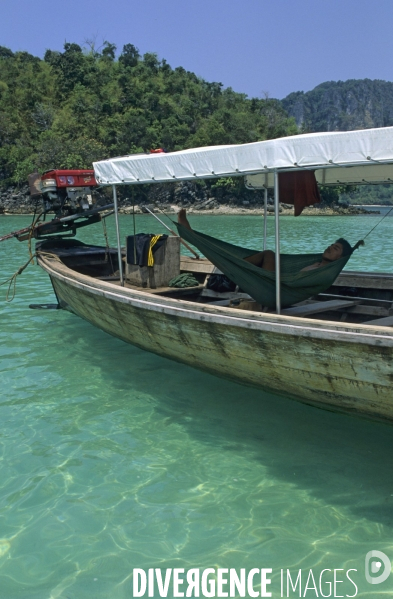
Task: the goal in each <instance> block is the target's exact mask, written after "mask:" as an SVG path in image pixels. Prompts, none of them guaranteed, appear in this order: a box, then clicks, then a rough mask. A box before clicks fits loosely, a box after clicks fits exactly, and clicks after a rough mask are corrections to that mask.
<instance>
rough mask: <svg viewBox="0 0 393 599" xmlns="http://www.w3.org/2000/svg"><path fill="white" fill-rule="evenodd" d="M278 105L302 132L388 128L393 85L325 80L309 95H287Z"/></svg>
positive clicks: (392, 110)
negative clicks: (280, 105)
mask: <svg viewBox="0 0 393 599" xmlns="http://www.w3.org/2000/svg"><path fill="white" fill-rule="evenodd" d="M282 106H283V107H284V108H285V110H286V111H287V112H288V114H289V115H290V116H293V117H294V118H295V120H296V123H297V125H298V127H299V128H300V129H301V130H303V131H305V132H312V131H350V130H353V129H369V128H372V127H388V126H391V125H393V83H392V82H390V81H381V80H378V79H375V80H371V79H349V80H348V81H327V82H325V83H321V85H318V86H317V87H315V88H314V89H313V90H311V91H309V92H306V93H304V92H294V93H291V94H289V95H288V96H287V97H286V98H284V99H283V100H282Z"/></svg>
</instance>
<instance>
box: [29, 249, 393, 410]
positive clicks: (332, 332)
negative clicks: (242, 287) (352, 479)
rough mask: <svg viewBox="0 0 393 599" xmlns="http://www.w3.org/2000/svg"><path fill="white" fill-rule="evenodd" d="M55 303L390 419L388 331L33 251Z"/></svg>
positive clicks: (112, 327) (225, 369) (392, 343)
mask: <svg viewBox="0 0 393 599" xmlns="http://www.w3.org/2000/svg"><path fill="white" fill-rule="evenodd" d="M40 264H41V266H42V267H43V268H44V269H45V270H46V271H47V272H48V274H49V276H50V277H51V280H52V284H53V287H54V289H55V292H56V294H57V297H58V300H59V302H60V304H61V306H62V307H64V308H66V309H69V310H71V311H72V312H74V313H75V314H77V315H78V316H80V317H82V318H84V319H85V320H87V321H89V322H90V323H91V324H93V325H94V326H96V327H99V328H100V329H102V330H103V331H105V332H107V333H109V334H110V335H113V336H115V337H118V338H119V339H122V340H123V341H126V342H127V343H131V344H133V345H136V346H138V347H140V348H142V349H144V350H147V351H150V352H154V353H156V354H158V355H161V356H164V357H166V358H170V359H173V360H177V361H179V362H183V363H185V364H188V365H190V366H193V367H195V368H199V369H201V370H204V371H207V372H210V373H213V374H215V375H219V376H222V377H225V378H230V379H233V380H235V381H237V382H239V383H242V384H247V385H253V386H256V387H259V388H262V389H265V390H270V391H273V392H275V393H279V394H282V395H285V396H292V397H293V398H296V399H299V400H301V401H303V402H306V403H310V404H314V405H318V406H324V407H326V408H330V409H335V410H341V411H347V412H352V413H357V414H362V415H365V416H368V417H372V418H379V419H383V420H393V397H392V382H393V360H392V358H393V334H392V333H391V331H389V330H388V329H386V328H385V329H384V330H382V329H378V328H376V327H371V326H365V325H350V324H348V325H345V324H344V323H343V324H341V323H331V322H326V321H319V320H306V319H304V318H294V317H289V316H278V315H274V314H260V313H255V312H245V311H242V310H236V309H231V308H219V307H213V306H207V305H203V304H198V303H195V302H187V301H183V300H175V299H171V298H167V297H162V296H157V295H155V296H154V295H152V294H149V293H147V292H144V291H137V290H131V289H124V288H122V287H119V286H116V285H113V284H110V283H107V282H103V281H99V280H96V279H93V278H92V277H88V276H86V275H81V274H78V273H75V272H74V271H72V270H71V269H69V268H67V267H66V266H65V265H64V264H61V263H60V262H58V261H55V260H50V259H48V258H46V259H43V258H40Z"/></svg>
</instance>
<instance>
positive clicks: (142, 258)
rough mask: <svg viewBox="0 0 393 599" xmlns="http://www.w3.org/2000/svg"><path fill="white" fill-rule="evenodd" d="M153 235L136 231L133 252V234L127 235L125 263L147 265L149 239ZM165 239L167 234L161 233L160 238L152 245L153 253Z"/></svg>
mask: <svg viewBox="0 0 393 599" xmlns="http://www.w3.org/2000/svg"><path fill="white" fill-rule="evenodd" d="M153 237H154V234H153V233H138V234H137V235H135V250H136V252H134V235H130V236H129V237H127V264H138V266H147V261H148V254H149V247H150V241H151V239H152V238H153ZM167 239H168V235H161V237H160V239H159V240H158V241H157V242H156V243H155V244H154V245H153V247H152V252H153V254H154V253H155V252H156V251H157V250H158V249H159V248H160V247H161V246H162V245H163V244H164V243H165V241H166V240H167ZM135 253H136V261H135Z"/></svg>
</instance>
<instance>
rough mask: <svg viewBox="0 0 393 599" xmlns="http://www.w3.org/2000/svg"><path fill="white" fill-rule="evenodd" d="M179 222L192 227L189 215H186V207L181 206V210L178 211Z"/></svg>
mask: <svg viewBox="0 0 393 599" xmlns="http://www.w3.org/2000/svg"><path fill="white" fill-rule="evenodd" d="M177 222H178V223H179V224H180V225H183V227H186V229H190V231H191V230H192V229H191V226H190V223H189V222H188V219H187V216H186V209H185V208H180V210H179V212H178V213H177Z"/></svg>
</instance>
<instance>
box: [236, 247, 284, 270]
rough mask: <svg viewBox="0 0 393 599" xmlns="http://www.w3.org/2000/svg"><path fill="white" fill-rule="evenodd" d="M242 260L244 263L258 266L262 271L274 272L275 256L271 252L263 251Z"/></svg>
mask: <svg viewBox="0 0 393 599" xmlns="http://www.w3.org/2000/svg"><path fill="white" fill-rule="evenodd" d="M244 259H245V261H246V262H250V264H254V266H259V268H263V269H264V270H270V271H271V272H274V271H275V270H276V255H275V253H274V252H272V250H264V251H263V252H258V253H257V254H253V255H252V256H249V257H248V258H244Z"/></svg>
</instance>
